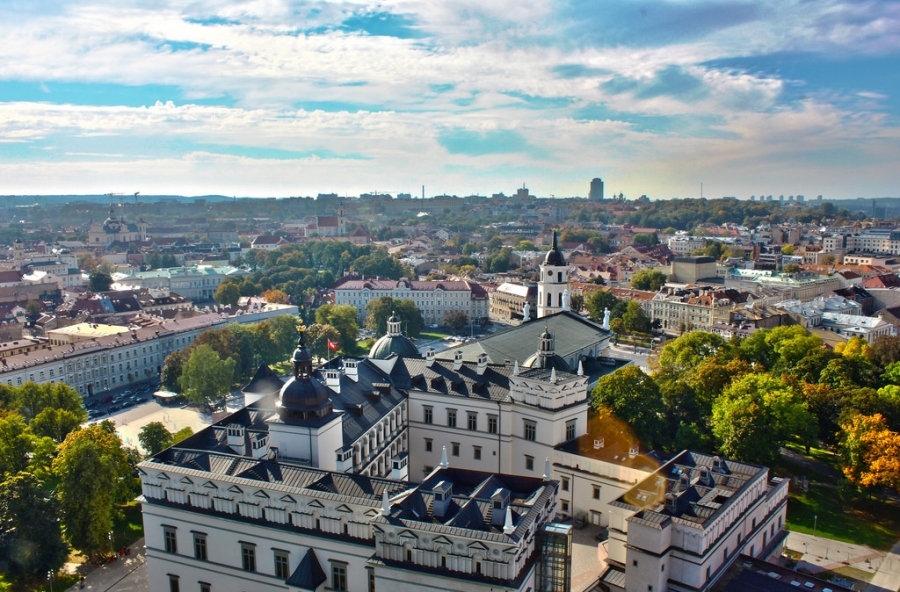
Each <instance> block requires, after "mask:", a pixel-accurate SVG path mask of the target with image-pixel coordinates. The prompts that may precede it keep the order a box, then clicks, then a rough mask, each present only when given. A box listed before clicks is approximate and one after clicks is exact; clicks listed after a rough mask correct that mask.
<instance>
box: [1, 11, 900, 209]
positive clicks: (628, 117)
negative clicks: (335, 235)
mask: <svg viewBox="0 0 900 592" xmlns="http://www.w3.org/2000/svg"><path fill="white" fill-rule="evenodd" d="M0 38H2V39H3V40H4V42H3V43H2V44H0V194H49V193H107V192H122V193H131V192H134V191H140V192H141V193H143V194H145V195H148V194H154V193H163V194H172V193H178V194H185V195H199V194H210V193H221V194H225V195H246V196H291V195H315V194H317V193H320V192H321V193H330V192H338V193H341V194H346V195H354V194H359V193H361V192H367V191H387V192H391V193H397V192H409V193H412V194H413V195H419V194H420V193H421V186H422V185H425V188H426V194H428V195H435V194H441V193H455V194H458V195H468V194H472V193H477V194H482V195H484V194H491V193H494V192H499V191H503V192H505V193H507V194H509V193H511V192H513V191H514V190H515V188H516V187H519V186H521V184H522V183H523V182H524V183H525V184H527V185H528V187H529V188H530V189H531V190H532V192H533V193H535V194H536V195H540V196H551V195H555V196H573V195H582V196H583V195H586V194H587V191H588V185H589V182H590V179H591V178H592V177H597V176H599V177H602V178H603V179H604V181H605V183H606V188H607V192H616V193H618V192H624V193H625V194H626V196H629V197H638V196H640V195H641V194H647V195H649V196H650V197H652V198H663V199H664V198H670V197H694V196H697V195H698V194H699V192H700V184H701V183H703V186H704V195H706V196H708V197H721V196H726V195H733V196H737V197H741V198H745V199H746V198H749V196H750V195H759V194H769V193H771V194H776V195H777V194H785V195H789V194H804V195H806V196H815V195H818V194H823V195H825V196H826V197H830V198H835V199H837V198H852V197H861V196H862V197H881V196H900V175H898V174H897V163H898V162H900V75H898V72H900V3H898V2H896V1H893V2H878V1H875V0H872V1H861V0H860V1H853V2H835V1H829V0H816V1H814V2H811V1H808V0H777V1H776V0H771V1H754V2H742V1H739V0H727V1H725V0H721V1H716V0H703V1H698V0H648V1H631V0H604V1H603V2H598V1H596V0H568V1H564V0H540V1H533V2H530V1H528V0H491V2H483V1H475V0H454V1H452V2H445V1H440V0H427V1H424V0H419V1H417V0H388V1H385V2H381V3H378V4H369V3H361V2H354V1H346V2H292V1H288V0H243V1H242V0H237V1H232V0H230V1H224V0H222V1H218V0H194V1H192V2H183V1H179V2H175V1H171V0H157V1H154V2H127V1H122V0H78V1H71V2H66V1H56V2H54V1H47V2H44V1H40V0H31V1H19V0H5V1H3V2H0Z"/></svg>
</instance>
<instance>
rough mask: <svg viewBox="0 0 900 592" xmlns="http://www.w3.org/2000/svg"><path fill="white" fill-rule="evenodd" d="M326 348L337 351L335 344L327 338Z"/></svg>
mask: <svg viewBox="0 0 900 592" xmlns="http://www.w3.org/2000/svg"><path fill="white" fill-rule="evenodd" d="M328 349H330V350H331V351H337V344H336V343H335V342H333V341H332V340H330V339H329V340H328Z"/></svg>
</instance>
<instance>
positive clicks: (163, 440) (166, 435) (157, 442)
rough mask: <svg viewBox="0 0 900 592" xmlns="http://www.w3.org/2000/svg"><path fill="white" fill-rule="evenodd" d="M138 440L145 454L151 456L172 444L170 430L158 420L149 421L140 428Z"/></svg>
mask: <svg viewBox="0 0 900 592" xmlns="http://www.w3.org/2000/svg"><path fill="white" fill-rule="evenodd" d="M138 441H139V442H140V443H141V447H142V448H143V449H144V450H146V451H147V454H148V455H150V456H153V455H154V454H157V453H158V452H161V451H163V450H165V449H166V448H168V447H169V446H171V445H172V432H170V431H169V430H168V429H166V426H165V425H163V424H162V423H161V422H158V421H151V422H150V423H148V424H147V425H145V426H144V427H142V428H141V431H140V433H139V434H138Z"/></svg>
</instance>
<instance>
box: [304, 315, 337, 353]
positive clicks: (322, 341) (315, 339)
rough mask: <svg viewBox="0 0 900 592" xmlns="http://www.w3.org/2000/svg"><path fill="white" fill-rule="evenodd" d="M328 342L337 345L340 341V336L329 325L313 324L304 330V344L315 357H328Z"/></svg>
mask: <svg viewBox="0 0 900 592" xmlns="http://www.w3.org/2000/svg"><path fill="white" fill-rule="evenodd" d="M329 341H330V342H332V343H338V344H339V343H340V341H341V334H340V333H338V330H337V329H335V328H334V327H332V326H331V325H320V324H319V323H313V324H312V325H310V326H309V327H308V328H307V329H306V342H307V344H308V345H309V348H310V349H311V350H312V352H313V353H314V354H315V355H316V356H317V357H320V358H327V357H329V353H330V350H329V349H328V342H329Z"/></svg>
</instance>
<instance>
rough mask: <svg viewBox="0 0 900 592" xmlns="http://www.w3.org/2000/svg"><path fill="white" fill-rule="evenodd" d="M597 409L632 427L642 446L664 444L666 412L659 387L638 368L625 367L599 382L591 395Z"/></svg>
mask: <svg viewBox="0 0 900 592" xmlns="http://www.w3.org/2000/svg"><path fill="white" fill-rule="evenodd" d="M591 404H592V406H593V407H594V409H600V408H606V409H609V410H610V411H611V412H612V413H613V414H614V415H615V416H616V417H618V418H619V419H621V420H622V421H624V422H625V423H626V424H628V426H629V427H631V429H633V430H634V432H635V434H637V436H638V437H639V438H640V439H641V441H642V442H647V443H655V444H659V443H661V442H662V441H663V440H664V439H665V438H664V436H663V429H662V428H663V420H662V413H663V410H664V406H663V400H662V396H661V395H660V392H659V387H658V386H657V385H656V383H655V382H653V379H652V378H650V377H649V376H647V375H646V374H644V372H642V371H641V369H640V368H638V367H637V366H625V367H624V368H619V369H618V370H616V371H615V372H613V373H612V374H608V375H606V376H604V377H602V378H601V379H600V380H599V381H597V386H596V387H594V390H593V392H592V393H591Z"/></svg>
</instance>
